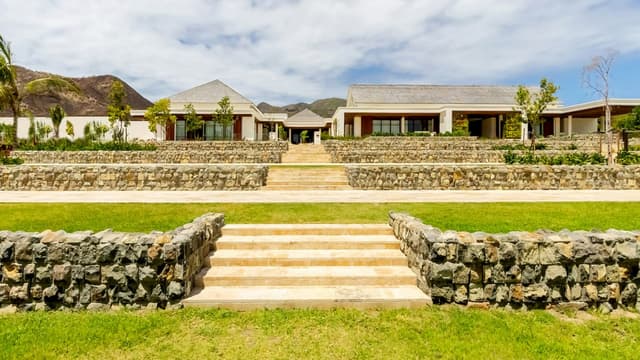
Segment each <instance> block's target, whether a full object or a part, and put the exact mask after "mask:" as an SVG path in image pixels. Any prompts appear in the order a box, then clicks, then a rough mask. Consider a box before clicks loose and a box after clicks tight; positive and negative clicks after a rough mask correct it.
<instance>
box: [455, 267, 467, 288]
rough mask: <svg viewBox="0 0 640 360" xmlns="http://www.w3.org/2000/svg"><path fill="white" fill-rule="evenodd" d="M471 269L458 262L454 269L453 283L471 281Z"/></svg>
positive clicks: (460, 283) (459, 283) (458, 283)
mask: <svg viewBox="0 0 640 360" xmlns="http://www.w3.org/2000/svg"><path fill="white" fill-rule="evenodd" d="M469 275H470V270H469V268H468V267H466V266H464V265H462V264H456V265H455V266H454V269H453V283H454V284H457V285H462V284H468V283H469Z"/></svg>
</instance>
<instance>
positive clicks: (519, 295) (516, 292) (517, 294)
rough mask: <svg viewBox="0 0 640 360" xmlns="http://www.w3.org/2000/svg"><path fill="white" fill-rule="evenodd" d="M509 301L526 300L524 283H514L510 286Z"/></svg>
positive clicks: (518, 301)
mask: <svg viewBox="0 0 640 360" xmlns="http://www.w3.org/2000/svg"><path fill="white" fill-rule="evenodd" d="M498 291H500V290H498ZM496 301H497V299H496ZM509 301H510V302H512V303H521V302H523V301H524V287H523V286H522V284H512V285H510V286H509Z"/></svg>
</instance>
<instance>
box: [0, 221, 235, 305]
mask: <svg viewBox="0 0 640 360" xmlns="http://www.w3.org/2000/svg"><path fill="white" fill-rule="evenodd" d="M222 226H224V216H223V215H222V214H205V215H203V216H201V217H199V218H197V219H195V220H194V221H193V222H192V223H189V224H186V225H183V226H181V227H179V228H177V229H175V230H172V231H169V232H166V233H163V232H151V233H149V234H139V233H121V232H113V231H111V230H105V231H101V232H98V233H92V232H75V233H66V232H64V231H57V232H53V231H50V230H47V231H44V232H41V233H26V232H9V231H0V264H1V265H0V267H1V269H2V273H1V275H0V307H7V306H14V307H17V308H18V309H21V310H32V309H42V310H48V309H64V308H73V309H85V308H86V309H108V308H109V307H112V306H125V307H128V308H140V307H148V308H157V307H160V308H165V307H175V306H180V304H179V302H180V300H182V299H183V298H184V297H185V296H187V295H189V294H190V292H191V291H192V289H193V288H194V286H195V280H196V275H197V274H198V273H199V272H200V270H201V269H202V268H203V267H205V266H206V265H207V264H208V261H209V253H210V251H212V250H213V249H214V244H215V241H216V240H217V239H218V238H219V237H220V236H221V228H222Z"/></svg>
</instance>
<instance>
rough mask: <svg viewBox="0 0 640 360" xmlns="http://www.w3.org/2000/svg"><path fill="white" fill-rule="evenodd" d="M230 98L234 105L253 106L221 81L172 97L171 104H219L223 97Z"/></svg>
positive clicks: (214, 81)
mask: <svg viewBox="0 0 640 360" xmlns="http://www.w3.org/2000/svg"><path fill="white" fill-rule="evenodd" d="M225 96H228V97H229V100H230V101H231V103H232V104H253V101H251V100H249V99H247V98H246V97H244V96H243V95H242V94H240V93H239V92H237V91H235V90H233V89H232V88H231V87H230V86H229V85H227V84H225V83H223V82H222V81H220V80H217V79H216V80H213V81H210V82H208V83H206V84H202V85H199V86H196V87H194V88H192V89H189V90H185V91H183V92H180V93H177V94H175V95H173V96H170V97H169V99H170V100H171V102H184V103H213V104H215V103H217V102H218V101H220V99H222V98H223V97H225Z"/></svg>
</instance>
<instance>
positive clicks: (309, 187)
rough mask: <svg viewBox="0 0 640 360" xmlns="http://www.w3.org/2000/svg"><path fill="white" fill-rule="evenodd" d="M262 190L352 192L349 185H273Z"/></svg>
mask: <svg viewBox="0 0 640 360" xmlns="http://www.w3.org/2000/svg"><path fill="white" fill-rule="evenodd" d="M260 190H264V191H276V190H277V191H299V190H305V191H320V190H352V188H351V187H350V186H348V185H308V184H306V185H272V186H263V187H262V188H260Z"/></svg>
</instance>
